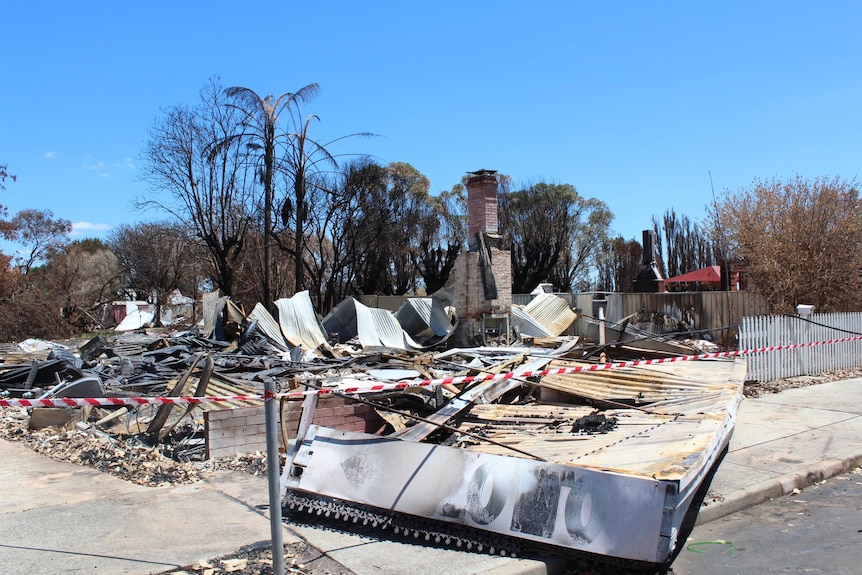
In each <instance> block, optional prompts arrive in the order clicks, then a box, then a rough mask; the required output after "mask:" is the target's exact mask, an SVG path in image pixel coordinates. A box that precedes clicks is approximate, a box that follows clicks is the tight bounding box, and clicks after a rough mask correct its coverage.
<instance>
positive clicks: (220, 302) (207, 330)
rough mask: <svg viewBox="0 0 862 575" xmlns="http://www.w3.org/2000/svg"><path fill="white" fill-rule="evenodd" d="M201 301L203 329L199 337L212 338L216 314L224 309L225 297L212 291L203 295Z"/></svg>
mask: <svg viewBox="0 0 862 575" xmlns="http://www.w3.org/2000/svg"><path fill="white" fill-rule="evenodd" d="M202 299H203V319H204V327H203V330H202V331H201V335H202V336H204V337H212V335H213V332H214V331H215V326H216V319H217V317H218V313H219V312H220V311H221V309H222V308H223V307H224V303H225V301H227V296H225V297H222V296H221V294H220V293H219V292H218V291H214V292H207V293H205V294H203V296H202Z"/></svg>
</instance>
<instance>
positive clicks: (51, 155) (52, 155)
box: [42, 152, 57, 160]
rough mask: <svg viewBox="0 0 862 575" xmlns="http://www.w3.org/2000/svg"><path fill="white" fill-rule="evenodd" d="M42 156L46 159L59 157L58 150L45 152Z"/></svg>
mask: <svg viewBox="0 0 862 575" xmlns="http://www.w3.org/2000/svg"><path fill="white" fill-rule="evenodd" d="M42 157H43V158H45V159H46V160H53V159H54V158H56V157H57V152H45V153H44V154H42Z"/></svg>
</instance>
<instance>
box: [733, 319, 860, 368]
mask: <svg viewBox="0 0 862 575" xmlns="http://www.w3.org/2000/svg"><path fill="white" fill-rule="evenodd" d="M860 336H862V313H818V314H811V315H805V316H800V315H773V316H755V317H744V318H742V322H741V325H740V329H739V349H741V350H745V349H759V348H764V347H771V346H783V345H793V344H822V345H807V346H800V347H795V348H793V349H783V350H777V351H770V352H769V353H756V354H753V355H750V356H748V358H747V360H748V375H747V379H749V380H753V381H770V380H774V379H782V378H786V377H797V376H802V375H817V374H820V373H824V372H827V371H836V370H840V369H852V368H856V367H860V366H862V337H860Z"/></svg>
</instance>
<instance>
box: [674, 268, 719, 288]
mask: <svg viewBox="0 0 862 575" xmlns="http://www.w3.org/2000/svg"><path fill="white" fill-rule="evenodd" d="M685 282H704V283H713V284H719V283H721V268H720V267H719V266H708V267H705V268H703V269H700V270H695V271H693V272H688V273H687V274H682V275H679V276H674V277H672V278H668V279H666V280H664V283H685Z"/></svg>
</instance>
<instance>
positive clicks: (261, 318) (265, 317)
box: [248, 302, 290, 351]
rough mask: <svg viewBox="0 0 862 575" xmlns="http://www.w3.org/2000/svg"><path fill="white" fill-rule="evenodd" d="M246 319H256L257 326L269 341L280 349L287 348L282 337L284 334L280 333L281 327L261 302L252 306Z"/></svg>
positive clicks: (285, 341) (285, 349)
mask: <svg viewBox="0 0 862 575" xmlns="http://www.w3.org/2000/svg"><path fill="white" fill-rule="evenodd" d="M248 319H250V320H252V321H257V328H258V329H259V330H260V331H262V332H263V333H264V334H265V335H266V337H267V338H269V341H270V342H271V343H272V345H274V346H275V347H276V348H278V349H280V350H282V351H287V350H288V349H289V347H290V346H288V345H287V340H285V339H284V335H283V334H282V333H281V327H279V325H278V322H277V321H275V318H274V317H272V314H270V313H269V312H268V311H267V310H266V308H265V307H264V305H263V304H262V303H259V302H258V304H257V305H255V306H254V309H253V310H251V313H250V314H248Z"/></svg>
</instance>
